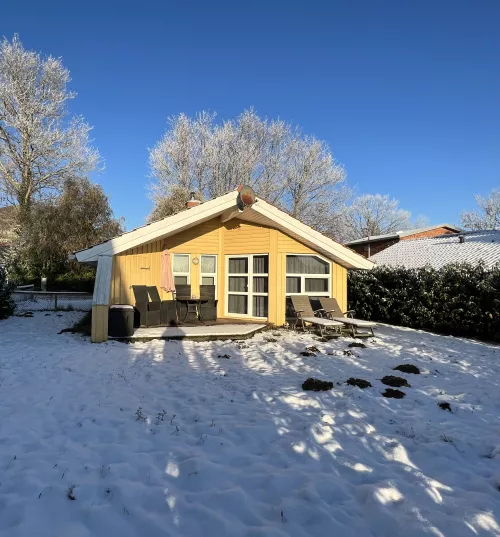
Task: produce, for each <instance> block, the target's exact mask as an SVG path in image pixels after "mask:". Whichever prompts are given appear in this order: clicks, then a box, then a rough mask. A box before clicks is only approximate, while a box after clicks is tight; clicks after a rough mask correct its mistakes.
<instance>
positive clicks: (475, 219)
mask: <svg viewBox="0 0 500 537" xmlns="http://www.w3.org/2000/svg"><path fill="white" fill-rule="evenodd" d="M474 198H475V200H476V202H477V205H478V209H477V210H475V211H470V212H463V213H462V215H461V217H460V225H461V226H463V227H464V228H466V229H472V230H479V229H500V190H496V189H493V190H492V191H491V192H490V194H489V196H488V197H487V198H483V197H482V196H479V195H476V196H474Z"/></svg>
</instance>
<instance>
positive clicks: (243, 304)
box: [227, 295, 248, 315]
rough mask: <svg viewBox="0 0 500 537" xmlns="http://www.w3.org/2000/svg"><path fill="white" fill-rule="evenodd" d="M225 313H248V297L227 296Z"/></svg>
mask: <svg viewBox="0 0 500 537" xmlns="http://www.w3.org/2000/svg"><path fill="white" fill-rule="evenodd" d="M227 311H228V312H229V313H240V314H243V315H246V314H247V313H248V297H247V296H246V295H228V301H227Z"/></svg>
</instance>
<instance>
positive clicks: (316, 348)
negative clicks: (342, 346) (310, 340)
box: [306, 345, 321, 354]
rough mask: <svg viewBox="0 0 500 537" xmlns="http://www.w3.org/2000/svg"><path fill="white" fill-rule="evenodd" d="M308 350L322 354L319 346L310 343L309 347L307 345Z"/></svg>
mask: <svg viewBox="0 0 500 537" xmlns="http://www.w3.org/2000/svg"><path fill="white" fill-rule="evenodd" d="M306 351H309V352H314V353H315V354H321V351H320V350H319V349H318V347H315V346H314V345H309V347H306Z"/></svg>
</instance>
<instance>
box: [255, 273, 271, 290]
mask: <svg viewBox="0 0 500 537" xmlns="http://www.w3.org/2000/svg"><path fill="white" fill-rule="evenodd" d="M253 292H254V293H267V292H268V290H267V276H255V277H254V279H253Z"/></svg>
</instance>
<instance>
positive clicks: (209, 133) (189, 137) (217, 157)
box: [149, 110, 349, 234]
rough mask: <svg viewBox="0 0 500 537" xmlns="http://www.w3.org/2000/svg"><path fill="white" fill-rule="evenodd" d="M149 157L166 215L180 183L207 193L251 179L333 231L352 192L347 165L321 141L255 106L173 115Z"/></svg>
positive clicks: (270, 196)
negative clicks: (225, 115) (222, 114)
mask: <svg viewBox="0 0 500 537" xmlns="http://www.w3.org/2000/svg"><path fill="white" fill-rule="evenodd" d="M149 164H150V170H151V176H152V178H153V180H154V183H153V185H152V197H153V200H154V202H155V209H154V211H153V215H152V216H153V217H155V218H157V217H161V216H162V215H164V216H166V215H167V214H166V213H165V211H164V210H163V209H162V207H165V208H166V211H167V213H168V214H170V210H171V208H172V203H171V202H173V201H174V198H176V197H177V195H178V194H179V192H180V191H182V190H183V191H185V192H189V191H195V192H197V193H198V194H199V196H200V197H201V198H205V199H210V198H214V197H216V196H219V195H221V194H224V193H226V192H228V191H229V190H231V189H234V188H236V187H237V186H238V185H240V184H248V185H250V186H252V187H253V188H254V189H255V190H256V191H257V193H258V194H259V195H260V196H261V197H263V198H264V199H267V200H268V201H270V202H271V203H274V204H276V205H278V206H280V207H281V208H283V209H285V210H286V211H288V212H289V213H290V214H292V215H293V216H295V217H296V218H299V219H301V220H303V221H304V222H305V223H307V224H309V225H312V226H314V227H316V228H319V229H321V230H322V231H324V232H328V233H330V234H334V233H335V228H336V222H337V218H336V217H337V215H338V214H339V212H341V211H343V210H344V207H345V202H346V200H347V198H348V196H349V191H348V190H347V188H346V187H345V186H344V184H343V183H344V179H345V173H344V170H343V168H342V167H341V166H340V165H339V164H338V163H337V162H336V161H335V160H334V158H333V156H332V154H331V151H330V149H329V148H328V146H327V145H326V144H325V143H324V142H321V141H319V140H317V139H315V138H314V137H311V136H303V135H302V133H301V132H300V130H299V129H298V128H296V127H293V126H292V125H291V124H289V123H286V122H284V121H282V120H279V119H276V120H268V119H266V118H264V119H263V118H260V117H259V116H258V115H257V114H256V113H255V112H254V110H246V111H244V112H243V113H242V114H240V115H239V116H238V117H237V118H236V119H235V120H226V121H223V122H222V123H215V114H210V113H207V112H202V113H201V114H199V115H198V116H196V117H195V118H189V117H187V116H186V115H184V114H180V115H179V116H176V117H173V118H170V119H169V128H168V129H167V131H166V132H165V134H164V135H163V137H162V138H161V139H160V141H159V142H158V143H157V144H156V145H155V147H153V149H151V150H150V157H149ZM175 188H178V189H181V190H177V191H175V190H174V189H175ZM167 199H168V200H169V201H168V202H166V201H165V200H167ZM177 207H179V208H181V207H180V204H177ZM164 213H165V214H164ZM150 218H151V217H150Z"/></svg>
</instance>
